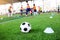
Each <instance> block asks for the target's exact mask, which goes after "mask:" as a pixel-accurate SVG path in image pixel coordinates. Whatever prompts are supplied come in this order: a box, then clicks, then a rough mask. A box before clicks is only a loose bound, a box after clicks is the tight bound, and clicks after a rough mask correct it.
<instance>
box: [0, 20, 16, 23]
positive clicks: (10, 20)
mask: <svg viewBox="0 0 60 40" xmlns="http://www.w3.org/2000/svg"><path fill="white" fill-rule="evenodd" d="M15 20H16V19H15ZM11 21H14V20H10V21H5V22H1V23H0V24H3V23H8V22H11Z"/></svg>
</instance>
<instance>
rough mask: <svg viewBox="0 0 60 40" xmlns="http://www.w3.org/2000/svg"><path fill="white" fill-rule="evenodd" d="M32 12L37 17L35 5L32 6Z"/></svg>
mask: <svg viewBox="0 0 60 40" xmlns="http://www.w3.org/2000/svg"><path fill="white" fill-rule="evenodd" d="M33 11H34V15H37V10H36V6H35V4H33Z"/></svg>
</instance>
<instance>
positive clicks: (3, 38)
mask: <svg viewBox="0 0 60 40" xmlns="http://www.w3.org/2000/svg"><path fill="white" fill-rule="evenodd" d="M51 14H53V18H49V17H50V16H51ZM25 21H27V22H29V23H30V24H31V27H32V30H31V32H30V33H22V32H21V31H20V28H19V26H20V24H21V23H22V22H25ZM47 27H51V28H52V29H53V30H54V33H52V34H46V33H44V32H43V31H44V29H45V28H47ZM0 40H60V13H59V14H58V13H55V12H51V13H43V14H40V15H37V16H30V15H29V16H28V17H26V16H19V15H18V14H17V15H15V16H13V17H10V18H8V17H7V16H3V19H2V20H1V19H0Z"/></svg>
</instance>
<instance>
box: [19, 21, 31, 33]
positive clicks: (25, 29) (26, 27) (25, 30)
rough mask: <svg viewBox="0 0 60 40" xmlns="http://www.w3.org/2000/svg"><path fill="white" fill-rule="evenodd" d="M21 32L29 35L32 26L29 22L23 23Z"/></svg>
mask: <svg viewBox="0 0 60 40" xmlns="http://www.w3.org/2000/svg"><path fill="white" fill-rule="evenodd" d="M20 30H21V32H23V33H28V32H30V30H31V25H30V24H29V23H28V22H23V23H22V24H21V25H20Z"/></svg>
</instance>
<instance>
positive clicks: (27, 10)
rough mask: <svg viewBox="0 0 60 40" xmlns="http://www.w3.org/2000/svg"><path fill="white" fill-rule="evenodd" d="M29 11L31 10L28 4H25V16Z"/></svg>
mask: <svg viewBox="0 0 60 40" xmlns="http://www.w3.org/2000/svg"><path fill="white" fill-rule="evenodd" d="M30 11H31V9H30V6H29V4H27V8H26V16H27V15H28V12H30Z"/></svg>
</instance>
